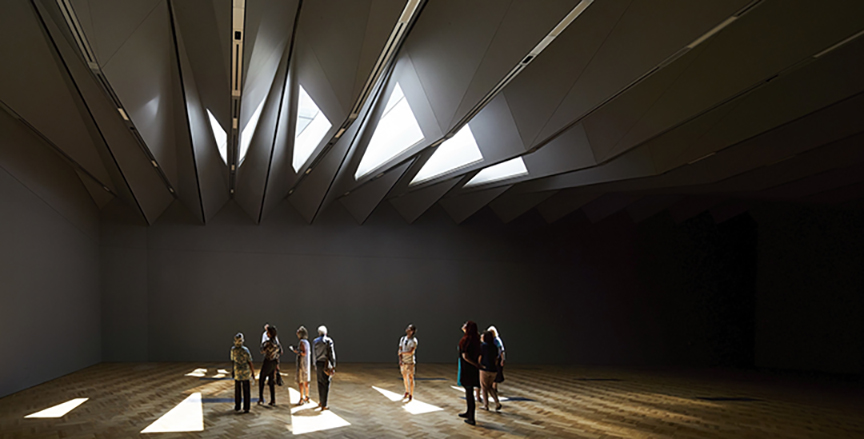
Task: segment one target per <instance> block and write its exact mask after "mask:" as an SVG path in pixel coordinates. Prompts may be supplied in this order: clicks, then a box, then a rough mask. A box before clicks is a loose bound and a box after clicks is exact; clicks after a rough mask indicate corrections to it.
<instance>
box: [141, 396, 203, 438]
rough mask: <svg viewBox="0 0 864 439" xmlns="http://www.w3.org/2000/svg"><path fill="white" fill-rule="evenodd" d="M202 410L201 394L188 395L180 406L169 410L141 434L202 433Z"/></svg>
mask: <svg viewBox="0 0 864 439" xmlns="http://www.w3.org/2000/svg"><path fill="white" fill-rule="evenodd" d="M203 430H204V409H203V408H202V406H201V393H200V392H196V393H193V394H191V395H189V396H188V397H187V398H186V399H184V400H183V401H182V402H180V404H177V406H175V407H174V408H173V409H171V410H169V411H168V413H165V414H164V415H162V417H160V418H159V419H157V420H156V421H155V422H153V423H152V424H150V425H148V426H147V428H145V429H143V430H141V433H168V432H181V431H203Z"/></svg>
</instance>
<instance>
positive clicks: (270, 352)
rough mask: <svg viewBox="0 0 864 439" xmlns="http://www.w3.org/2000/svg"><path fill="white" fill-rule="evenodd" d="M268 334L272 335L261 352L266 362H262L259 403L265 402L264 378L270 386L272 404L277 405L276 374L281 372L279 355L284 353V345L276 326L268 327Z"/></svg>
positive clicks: (259, 377) (259, 379) (259, 380)
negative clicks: (280, 340)
mask: <svg viewBox="0 0 864 439" xmlns="http://www.w3.org/2000/svg"><path fill="white" fill-rule="evenodd" d="M267 335H268V336H269V337H270V338H269V339H268V340H267V341H265V342H264V343H263V344H261V354H263V355H264V363H263V364H261V375H259V376H258V405H261V404H264V380H267V382H268V385H269V386H270V403H269V404H270V405H276V374H277V373H279V356H280V355H282V345H281V344H279V338H278V337H276V327H275V326H273V325H270V326H268V327H267Z"/></svg>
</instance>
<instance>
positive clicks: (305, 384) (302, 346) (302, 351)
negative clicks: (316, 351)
mask: <svg viewBox="0 0 864 439" xmlns="http://www.w3.org/2000/svg"><path fill="white" fill-rule="evenodd" d="M297 338H298V339H299V340H300V341H299V342H298V344H297V348H296V349H295V348H294V347H293V346H292V347H291V350H292V351H294V353H295V354H297V387H299V388H300V401H298V402H297V405H303V404H304V403H307V402H309V381H311V380H312V356H311V355H309V354H310V350H309V331H307V330H306V327H305V326H301V327H299V328H297Z"/></svg>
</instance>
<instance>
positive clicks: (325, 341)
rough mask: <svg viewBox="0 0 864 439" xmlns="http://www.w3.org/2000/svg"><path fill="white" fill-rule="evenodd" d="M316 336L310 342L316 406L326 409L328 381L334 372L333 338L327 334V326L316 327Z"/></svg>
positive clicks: (334, 352)
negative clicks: (315, 376)
mask: <svg viewBox="0 0 864 439" xmlns="http://www.w3.org/2000/svg"><path fill="white" fill-rule="evenodd" d="M318 334H319V336H318V338H316V339H315V340H314V341H313V342H312V349H313V351H314V352H315V369H316V371H317V374H316V375H317V377H318V399H319V401H318V408H320V409H321V410H322V411H323V410H327V409H328V408H329V407H328V406H327V399H328V396H329V394H330V381H331V380H332V379H333V375H334V374H335V373H336V351H335V350H334V349H333V339H332V338H330V337H328V336H327V327H326V326H324V325H321V326H319V327H318Z"/></svg>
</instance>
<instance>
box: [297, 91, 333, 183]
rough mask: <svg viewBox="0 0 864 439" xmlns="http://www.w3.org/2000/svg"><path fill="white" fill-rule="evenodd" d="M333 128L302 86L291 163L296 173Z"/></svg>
mask: <svg viewBox="0 0 864 439" xmlns="http://www.w3.org/2000/svg"><path fill="white" fill-rule="evenodd" d="M332 126H333V124H331V123H330V120H328V119H327V116H325V115H324V113H323V112H321V110H320V109H319V108H318V106H317V105H315V101H313V100H312V98H311V97H310V96H309V94H308V93H306V90H304V89H303V86H300V96H299V99H298V101H297V129H296V130H295V133H294V158H293V160H292V162H291V164H292V165H293V166H294V172H298V173H299V172H300V168H302V167H303V164H304V163H306V161H307V160H309V156H311V155H312V153H313V152H314V151H315V148H316V147H318V144H319V143H321V139H323V138H324V136H325V135H326V134H327V131H330V128H331V127H332Z"/></svg>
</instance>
